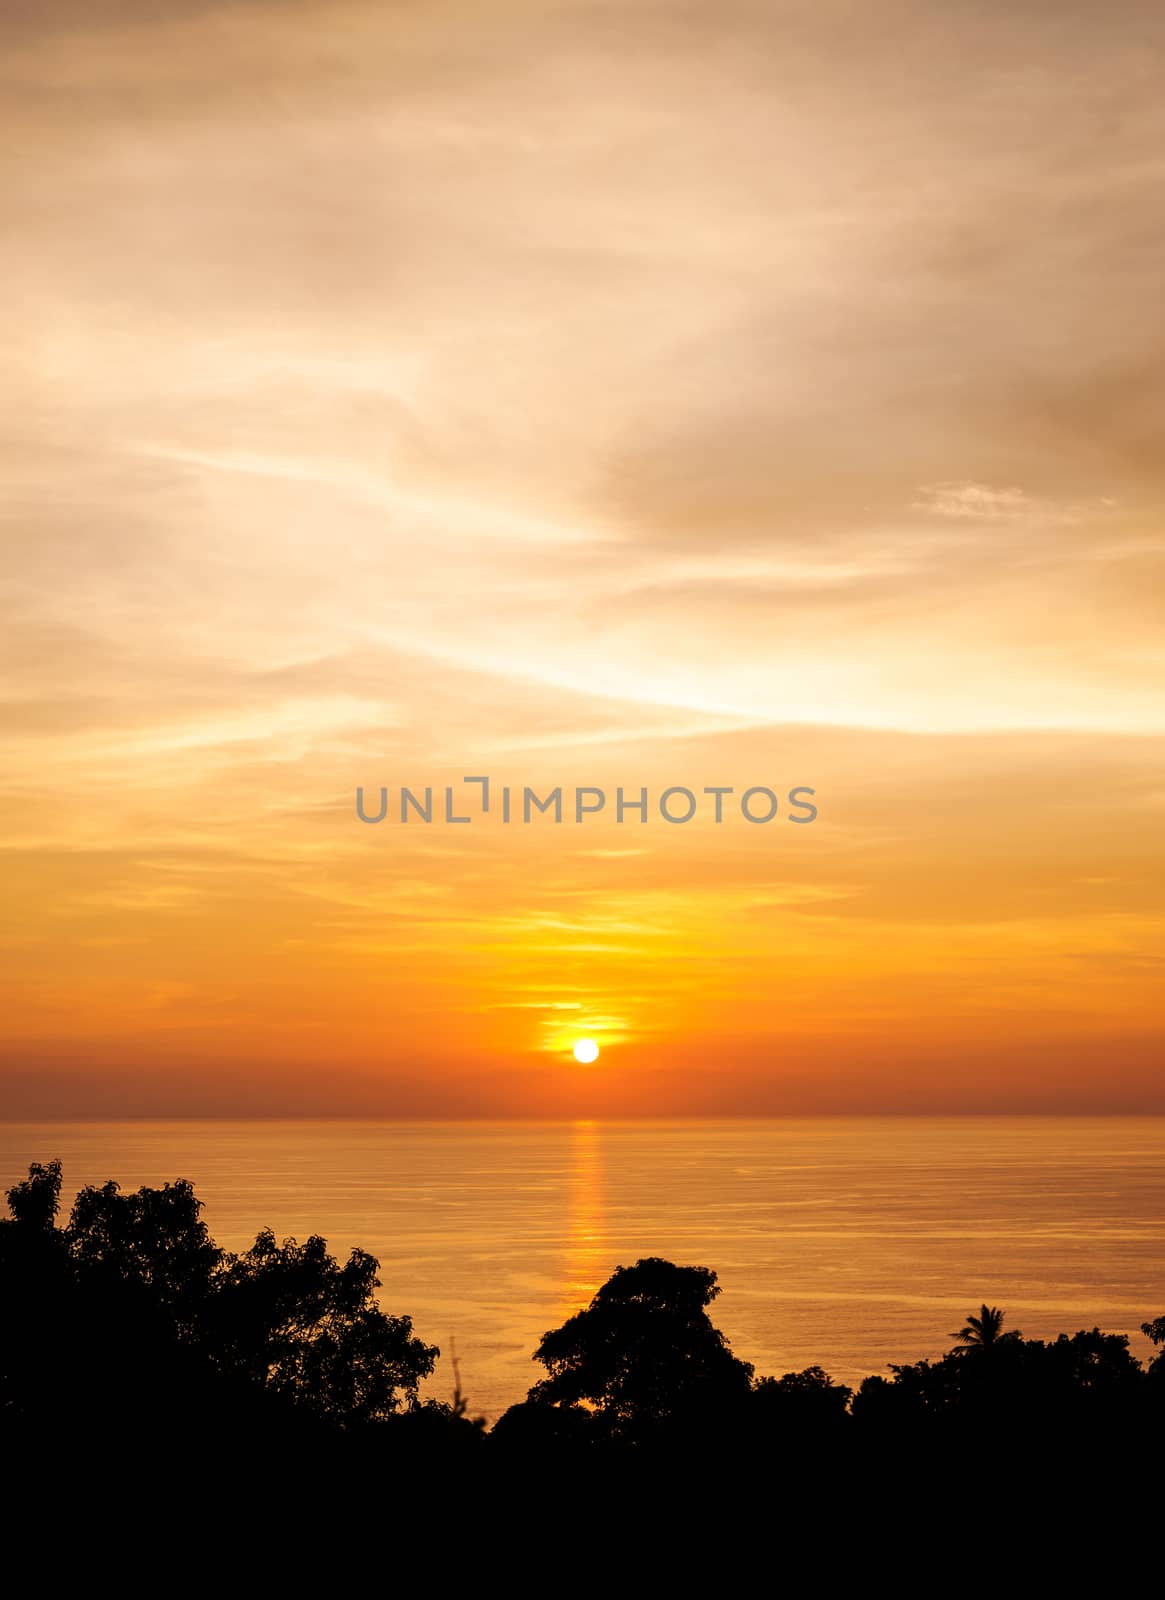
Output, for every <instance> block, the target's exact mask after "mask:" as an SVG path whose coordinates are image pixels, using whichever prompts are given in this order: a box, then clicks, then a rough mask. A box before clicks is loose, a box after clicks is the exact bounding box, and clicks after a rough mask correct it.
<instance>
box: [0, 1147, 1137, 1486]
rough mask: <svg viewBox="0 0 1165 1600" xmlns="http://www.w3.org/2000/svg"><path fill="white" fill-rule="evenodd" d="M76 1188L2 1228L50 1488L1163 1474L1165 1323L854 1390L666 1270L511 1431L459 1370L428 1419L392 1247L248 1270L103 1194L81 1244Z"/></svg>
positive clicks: (169, 1196) (548, 1350) (190, 1204)
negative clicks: (793, 1360) (498, 1476)
mask: <svg viewBox="0 0 1165 1600" xmlns="http://www.w3.org/2000/svg"><path fill="white" fill-rule="evenodd" d="M61 1181H62V1180H61V1168H60V1163H59V1162H56V1161H49V1162H45V1163H36V1164H34V1165H33V1166H31V1167H30V1169H29V1175H28V1178H27V1179H26V1180H24V1181H22V1182H20V1183H17V1184H15V1185H13V1187H12V1188H11V1189H10V1190H9V1192H8V1202H9V1210H10V1213H11V1216H10V1219H9V1220H4V1221H0V1298H2V1303H3V1307H4V1314H3V1316H0V1447H2V1448H3V1449H4V1450H5V1451H6V1457H5V1459H6V1460H7V1461H8V1462H9V1463H10V1464H11V1463H13V1462H16V1461H19V1462H20V1463H21V1467H20V1471H19V1474H18V1476H20V1477H21V1478H22V1479H24V1480H27V1481H28V1482H29V1483H30V1484H31V1483H35V1482H40V1481H45V1480H46V1478H47V1475H48V1474H49V1473H50V1472H52V1471H56V1470H57V1463H58V1460H59V1456H60V1452H61V1451H62V1450H65V1449H67V1450H70V1451H72V1452H73V1453H74V1454H75V1455H77V1454H81V1455H85V1454H88V1455H89V1456H94V1455H95V1453H97V1454H98V1455H100V1456H101V1457H104V1456H107V1455H109V1453H110V1452H113V1454H114V1456H115V1457H116V1458H117V1459H119V1460H122V1461H140V1460H148V1459H159V1460H160V1459H163V1458H165V1459H169V1458H170V1456H171V1455H172V1454H173V1452H174V1451H175V1450H177V1451H178V1452H179V1454H180V1456H181V1459H182V1460H183V1461H184V1462H185V1463H186V1464H187V1468H188V1469H189V1470H194V1468H195V1467H198V1469H199V1470H200V1471H202V1472H204V1473H210V1472H213V1474H214V1475H215V1481H216V1482H219V1481H222V1479H223V1478H224V1475H226V1474H229V1473H230V1472H235V1473H236V1474H238V1475H240V1477H241V1479H242V1480H243V1481H246V1482H252V1481H263V1482H265V1483H276V1482H282V1483H283V1484H284V1485H285V1488H284V1493H291V1492H293V1489H294V1485H295V1484H297V1483H298V1482H299V1480H300V1479H301V1478H302V1476H303V1475H304V1474H305V1473H307V1472H308V1471H309V1470H310V1472H311V1473H313V1474H314V1475H315V1477H314V1481H315V1482H316V1484H317V1487H318V1486H320V1485H323V1484H325V1483H326V1484H328V1485H332V1486H337V1485H343V1493H344V1494H345V1495H348V1496H349V1497H352V1496H359V1495H362V1494H366V1493H368V1494H370V1493H371V1492H372V1490H371V1488H370V1486H371V1485H374V1484H377V1483H387V1482H389V1481H391V1482H392V1483H394V1484H396V1485H397V1490H396V1492H397V1493H398V1494H399V1495H401V1496H404V1499H402V1500H401V1502H400V1503H401V1504H402V1505H403V1504H406V1503H411V1502H409V1500H408V1496H409V1495H417V1494H422V1495H423V1493H424V1485H425V1484H426V1483H429V1482H432V1481H434V1477H433V1475H434V1474H440V1475H444V1476H443V1478H442V1481H443V1482H445V1483H447V1484H449V1483H453V1482H454V1481H455V1479H454V1478H450V1477H449V1476H448V1475H449V1474H457V1473H460V1472H465V1473H468V1474H471V1477H469V1478H467V1479H465V1480H464V1481H465V1482H467V1483H472V1484H474V1485H476V1488H475V1490H474V1493H477V1492H479V1491H481V1490H483V1489H484V1487H485V1486H486V1485H488V1484H490V1483H492V1481H493V1480H492V1478H491V1475H490V1473H489V1471H488V1470H485V1469H483V1466H482V1464H483V1463H490V1462H492V1463H496V1464H499V1465H504V1466H506V1467H507V1469H509V1468H514V1469H518V1470H520V1469H523V1468H527V1467H528V1468H530V1469H532V1470H534V1471H537V1472H539V1473H541V1472H543V1471H545V1470H546V1469H547V1467H548V1466H553V1469H554V1471H555V1472H557V1473H559V1474H569V1473H571V1472H576V1471H577V1473H581V1474H584V1475H585V1474H590V1475H591V1476H592V1477H593V1479H594V1481H596V1482H597V1481H599V1480H600V1479H601V1480H602V1481H603V1482H608V1481H610V1482H615V1481H617V1480H618V1475H619V1473H621V1472H624V1471H626V1472H627V1473H630V1474H632V1477H631V1478H629V1479H627V1480H626V1481H628V1482H632V1481H637V1480H635V1479H634V1476H633V1475H634V1473H635V1472H637V1471H639V1470H640V1466H641V1464H642V1463H644V1462H650V1463H652V1471H653V1472H654V1473H656V1474H664V1475H666V1474H667V1473H669V1472H671V1473H673V1474H674V1473H679V1474H681V1476H682V1477H683V1479H684V1481H685V1482H689V1483H690V1482H696V1481H701V1482H704V1483H705V1484H706V1486H707V1488H708V1489H709V1490H710V1488H711V1485H712V1481H713V1479H714V1480H715V1483H716V1485H717V1486H718V1487H721V1486H728V1489H729V1490H730V1492H731V1493H736V1494H741V1493H743V1486H744V1485H745V1484H746V1483H747V1484H749V1485H751V1486H753V1487H755V1486H757V1485H763V1484H765V1483H769V1482H771V1481H776V1480H774V1475H778V1476H779V1481H780V1483H781V1485H782V1493H783V1494H784V1495H785V1496H790V1495H796V1494H806V1493H809V1492H810V1486H812V1485H813V1484H814V1483H821V1484H824V1483H828V1485H829V1493H830V1494H831V1495H834V1496H836V1495H838V1494H841V1493H843V1491H844V1490H845V1486H846V1485H848V1486H849V1488H848V1492H850V1493H851V1494H852V1495H854V1496H858V1497H861V1496H865V1497H867V1498H868V1497H869V1496H870V1495H872V1494H873V1493H874V1485H875V1484H880V1483H882V1482H884V1481H885V1480H886V1479H887V1474H888V1473H889V1472H890V1470H891V1468H892V1470H893V1473H895V1474H897V1477H898V1481H899V1482H900V1483H903V1484H904V1483H907V1482H912V1483H914V1484H915V1485H916V1492H920V1491H921V1490H922V1489H924V1488H925V1487H927V1486H928V1485H930V1484H931V1483H941V1482H943V1481H947V1480H949V1481H952V1482H960V1483H962V1484H966V1483H967V1482H969V1481H972V1480H974V1481H977V1482H982V1483H983V1484H984V1485H986V1484H989V1483H993V1482H995V1481H996V1478H997V1473H998V1463H999V1461H1000V1459H1001V1455H1005V1454H1007V1453H1008V1452H1010V1454H1011V1457H1012V1458H1014V1459H1021V1458H1022V1460H1023V1462H1024V1463H1025V1471H1026V1472H1028V1473H1029V1474H1030V1473H1032V1472H1035V1471H1036V1463H1038V1462H1042V1463H1043V1465H1042V1467H1041V1468H1040V1470H1041V1471H1042V1472H1044V1473H1045V1474H1051V1475H1053V1476H1054V1474H1055V1473H1056V1472H1057V1471H1058V1470H1059V1469H1060V1463H1062V1462H1063V1461H1065V1460H1073V1461H1074V1462H1076V1463H1077V1468H1076V1470H1077V1472H1078V1473H1080V1474H1082V1478H1081V1481H1082V1483H1084V1484H1086V1485H1087V1486H1088V1492H1089V1493H1091V1494H1094V1495H1095V1494H1098V1493H1100V1492H1101V1489H1102V1488H1103V1483H1102V1482H1101V1479H1100V1478H1099V1477H1097V1474H1099V1473H1101V1472H1102V1470H1103V1463H1105V1462H1112V1461H1113V1460H1115V1459H1117V1458H1118V1456H1120V1457H1122V1458H1123V1459H1124V1460H1125V1461H1126V1462H1128V1463H1133V1462H1136V1461H1137V1460H1142V1461H1144V1462H1145V1463H1150V1462H1152V1461H1153V1460H1155V1454H1154V1452H1155V1451H1156V1448H1157V1446H1156V1441H1157V1438H1158V1437H1159V1432H1160V1425H1161V1421H1162V1418H1163V1415H1165V1316H1162V1317H1157V1318H1155V1319H1151V1320H1148V1321H1146V1322H1145V1323H1143V1324H1142V1332H1143V1333H1144V1334H1145V1335H1146V1337H1148V1338H1149V1339H1150V1340H1151V1341H1152V1343H1153V1344H1154V1345H1155V1346H1156V1347H1157V1348H1156V1353H1155V1355H1154V1357H1153V1358H1152V1359H1151V1360H1150V1362H1149V1363H1148V1366H1147V1368H1146V1367H1145V1366H1143V1365H1142V1364H1141V1362H1140V1361H1138V1360H1137V1358H1136V1356H1135V1355H1134V1354H1133V1352H1132V1351H1131V1349H1130V1347H1129V1340H1128V1338H1127V1336H1126V1335H1124V1334H1120V1333H1111V1332H1105V1331H1102V1330H1100V1329H1098V1328H1092V1329H1082V1330H1080V1331H1078V1332H1075V1333H1072V1334H1067V1333H1064V1334H1060V1335H1059V1336H1058V1337H1057V1338H1055V1339H1053V1340H1048V1341H1043V1340H1039V1339H1026V1338H1024V1337H1023V1335H1022V1333H1021V1332H1020V1331H1019V1330H1015V1329H1008V1330H1007V1331H1006V1332H1005V1331H1004V1313H1003V1312H1002V1311H1001V1310H999V1309H998V1308H996V1307H992V1306H988V1305H986V1304H984V1305H982V1306H981V1307H980V1308H979V1311H978V1312H977V1313H976V1314H974V1315H971V1316H969V1317H968V1319H967V1322H966V1324H965V1326H964V1327H963V1328H962V1329H961V1330H960V1332H959V1333H958V1334H956V1335H954V1337H955V1339H956V1341H957V1342H956V1344H955V1347H954V1348H953V1349H951V1350H950V1351H949V1352H948V1353H947V1354H946V1355H944V1356H941V1357H939V1358H937V1359H924V1360H921V1361H917V1362H908V1363H901V1364H897V1365H892V1366H890V1368H889V1369H888V1374H882V1375H876V1376H871V1377H868V1378H866V1379H865V1380H864V1381H863V1382H862V1383H861V1384H860V1386H859V1387H858V1389H857V1392H856V1393H854V1392H852V1391H851V1390H850V1389H849V1388H848V1387H846V1386H845V1385H843V1384H839V1383H835V1382H834V1381H833V1380H832V1379H831V1378H830V1376H829V1375H828V1373H826V1372H825V1371H824V1369H823V1368H821V1367H820V1366H810V1367H807V1368H805V1369H804V1370H803V1371H800V1372H788V1373H785V1374H784V1375H783V1376H779V1377H760V1378H755V1377H754V1374H753V1369H752V1367H751V1366H750V1365H749V1363H747V1362H745V1361H742V1360H740V1359H739V1358H738V1357H737V1356H735V1355H734V1354H733V1352H732V1350H731V1349H730V1348H729V1345H728V1343H727V1341H726V1340H725V1338H724V1336H723V1334H722V1333H721V1332H720V1331H719V1330H718V1329H717V1328H716V1327H715V1326H714V1324H713V1322H712V1320H711V1317H710V1314H709V1308H710V1307H711V1305H712V1303H713V1302H714V1300H715V1299H716V1297H717V1295H718V1293H719V1286H718V1284H717V1281H716V1274H715V1273H714V1272H713V1271H711V1270H710V1269H709V1268H706V1267H701V1266H682V1265H676V1264H674V1263H672V1262H669V1261H665V1260H662V1259H660V1258H658V1257H648V1258H645V1259H642V1260H639V1261H637V1262H636V1263H635V1264H634V1265H632V1266H629V1267H620V1268H617V1269H616V1271H615V1272H614V1273H613V1274H612V1276H611V1277H610V1278H609V1279H608V1280H607V1282H606V1283H604V1284H603V1285H602V1287H601V1288H600V1289H599V1290H598V1291H597V1293H596V1294H595V1295H594V1297H593V1299H592V1300H591V1302H590V1304H589V1305H588V1306H587V1307H586V1308H585V1309H583V1310H581V1311H579V1312H577V1313H576V1314H575V1315H573V1316H571V1317H569V1318H567V1320H566V1321H565V1322H564V1323H563V1324H562V1326H561V1327H558V1328H555V1329H552V1330H549V1331H548V1332H546V1333H545V1334H544V1335H543V1336H542V1339H541V1341H540V1343H539V1345H538V1347H537V1349H536V1351H535V1352H534V1359H535V1360H536V1361H537V1362H539V1363H540V1364H541V1366H542V1367H543V1368H544V1369H545V1376H544V1377H542V1378H541V1379H540V1380H539V1381H538V1382H536V1383H535V1384H534V1385H533V1386H532V1388H531V1389H530V1392H529V1395H528V1397H527V1399H526V1400H525V1401H523V1402H521V1403H520V1404H518V1405H515V1406H512V1407H511V1408H510V1409H509V1410H508V1411H507V1412H506V1413H505V1414H504V1415H503V1416H501V1417H500V1418H499V1419H498V1420H497V1421H496V1423H495V1424H494V1426H493V1428H492V1429H490V1430H488V1432H487V1430H486V1429H485V1426H484V1423H483V1421H482V1419H480V1418H478V1419H476V1420H471V1419H470V1418H469V1416H468V1411H467V1405H466V1402H465V1398H464V1396H463V1395H462V1393H461V1380H460V1372H459V1369H458V1368H457V1365H456V1363H455V1362H454V1393H453V1402H452V1404H447V1403H445V1402H442V1401H440V1400H436V1399H433V1398H431V1397H428V1398H423V1399H422V1397H421V1385H422V1384H423V1383H424V1382H425V1380H426V1379H428V1378H430V1377H431V1376H432V1375H433V1373H434V1371H435V1366H436V1361H437V1358H438V1355H439V1352H438V1350H437V1348H436V1347H435V1346H434V1345H430V1344H427V1343H425V1342H424V1341H423V1340H422V1339H420V1338H419V1337H417V1336H416V1335H415V1334H414V1332H413V1327H412V1323H411V1321H410V1319H409V1318H408V1317H407V1316H392V1315H389V1314H388V1313H386V1312H384V1311H383V1310H381V1308H380V1306H379V1305H378V1303H377V1297H376V1291H377V1290H378V1289H379V1287H380V1284H379V1279H378V1276H377V1272H378V1267H377V1263H376V1261H375V1259H374V1258H373V1257H372V1256H371V1255H369V1254H367V1252H365V1251H362V1250H354V1251H352V1252H351V1254H350V1256H349V1257H348V1259H347V1261H345V1262H343V1263H341V1262H340V1261H338V1260H337V1259H336V1258H335V1257H334V1256H332V1255H331V1254H330V1253H329V1251H328V1248H327V1245H326V1243H325V1241H324V1240H323V1239H322V1238H320V1237H319V1236H317V1235H312V1236H311V1237H310V1238H308V1239H307V1240H306V1241H305V1242H304V1243H302V1244H301V1243H299V1242H298V1241H296V1240H294V1239H286V1240H283V1241H282V1242H280V1241H277V1240H276V1238H275V1236H274V1235H273V1234H272V1233H271V1232H270V1230H264V1231H263V1232H261V1233H260V1234H259V1235H258V1237H257V1238H256V1240H255V1243H254V1244H253V1245H252V1246H251V1248H250V1249H248V1250H246V1251H243V1252H242V1253H240V1254H237V1255H236V1254H232V1253H229V1252H227V1251H225V1250H223V1249H221V1248H220V1247H219V1246H218V1245H217V1244H216V1243H215V1241H214V1240H213V1239H212V1238H211V1236H210V1233H209V1231H208V1229H207V1227H206V1225H205V1223H204V1221H203V1219H202V1208H201V1204H200V1202H199V1200H198V1198H197V1196H196V1195H195V1193H194V1190H193V1188H192V1186H191V1185H190V1184H189V1183H187V1182H185V1181H181V1180H180V1181H177V1182H174V1183H168V1184H165V1185H163V1186H162V1187H161V1188H141V1189H139V1190H137V1191H136V1192H135V1193H131V1194H125V1193H122V1191H121V1190H120V1189H119V1188H118V1186H117V1185H116V1184H115V1183H112V1182H110V1183H106V1184H103V1185H101V1186H100V1187H90V1188H85V1189H82V1190H81V1191H80V1193H79V1194H78V1195H77V1198H76V1201H75V1203H74V1205H73V1207H72V1210H71V1212H70V1214H69V1217H68V1219H67V1221H66V1222H65V1223H64V1225H63V1226H62V1225H60V1223H59V1215H60V1198H61ZM33 1463H39V1466H38V1467H35V1468H34V1466H33V1465H32V1464H33ZM612 1473H614V1474H615V1477H614V1478H612V1477H611V1474H612ZM1089 1474H1091V1476H1089ZM1142 1476H1143V1474H1142ZM564 1481H565V1479H564ZM142 1492H143V1488H142V1485H141V1484H140V1483H139V1484H137V1486H136V1487H135V1488H134V1490H133V1493H134V1494H135V1495H140V1494H141V1493H142ZM321 1492H322V1490H321ZM336 1492H337V1493H339V1492H340V1490H339V1489H338V1488H337V1490H336Z"/></svg>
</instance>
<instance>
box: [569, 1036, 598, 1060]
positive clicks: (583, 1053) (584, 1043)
mask: <svg viewBox="0 0 1165 1600" xmlns="http://www.w3.org/2000/svg"><path fill="white" fill-rule="evenodd" d="M574 1059H575V1060H576V1061H581V1062H582V1064H583V1066H584V1067H589V1066H590V1064H591V1062H592V1061H597V1060H598V1059H599V1047H598V1045H597V1044H596V1043H595V1041H594V1040H593V1039H576V1040H575V1042H574Z"/></svg>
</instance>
